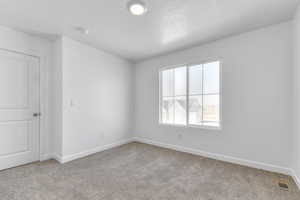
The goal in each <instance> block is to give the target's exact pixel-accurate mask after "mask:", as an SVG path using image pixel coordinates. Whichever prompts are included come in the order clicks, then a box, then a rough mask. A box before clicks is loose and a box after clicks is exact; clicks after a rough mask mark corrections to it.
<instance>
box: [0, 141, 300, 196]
mask: <svg viewBox="0 0 300 200" xmlns="http://www.w3.org/2000/svg"><path fill="white" fill-rule="evenodd" d="M279 180H282V181H287V182H288V183H289V186H290V188H289V190H283V189H280V188H279V187H278V186H277V182H278V181H279ZM0 199H1V200H144V199H149V200H150V199H151V200H158V199H160V200H177V199H180V200H300V192H299V191H298V190H297V189H296V185H295V184H294V182H293V181H292V179H291V178H290V177H287V176H284V175H280V174H275V173H270V172H266V171H262V170H257V169H252V168H248V167H243V166H239V165H234V164H230V163H225V162H221V161H216V160H212V159H208V158H204V157H200V156H195V155H191V154H186V153H180V152H176V151H172V150H167V149H163V148H158V147H154V146H150V145H145V144H141V143H130V144H127V145H123V146H121V147H117V148H114V149H111V150H107V151H104V152H101V153H97V154H94V155H92V156H89V157H86V158H83V159H79V160H76V161H73V162H70V163H66V164H63V165H61V164H58V163H57V162H56V161H53V160H51V161H46V162H42V163H33V164H29V165H25V166H21V167H17V168H13V169H8V170H4V171H0Z"/></svg>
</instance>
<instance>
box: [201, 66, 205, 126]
mask: <svg viewBox="0 0 300 200" xmlns="http://www.w3.org/2000/svg"><path fill="white" fill-rule="evenodd" d="M203 66H204V65H203V64H202V65H201V67H202V80H201V81H202V84H201V85H202V88H201V90H202V91H201V93H202V94H203V93H204V91H203V88H204V87H203V84H204V81H203V79H204V67H203ZM203 96H204V95H202V96H201V98H202V102H201V103H202V106H201V109H202V111H201V125H203V111H204V109H203V108H204V101H203V99H204V98H203Z"/></svg>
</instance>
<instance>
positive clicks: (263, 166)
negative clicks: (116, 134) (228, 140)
mask: <svg viewBox="0 0 300 200" xmlns="http://www.w3.org/2000/svg"><path fill="white" fill-rule="evenodd" d="M134 141H137V142H141V143H146V144H150V145H155V146H159V147H164V148H168V149H172V150H176V151H180V152H185V153H190V154H194V155H199V156H203V157H208V158H212V159H216V160H221V161H225V162H230V163H234V164H238V165H243V166H248V167H252V168H256V169H263V170H267V171H271V172H277V173H281V174H286V175H291V169H290V168H286V167H281V166H276V165H272V164H267V163H262V162H257V161H251V160H246V159H242V158H236V157H232V156H227V155H223V154H216V153H210V152H207V151H201V150H198V149H192V148H187V147H183V146H178V145H173V144H167V143H162V142H157V141H153V140H149V139H146V138H140V137H136V138H134Z"/></svg>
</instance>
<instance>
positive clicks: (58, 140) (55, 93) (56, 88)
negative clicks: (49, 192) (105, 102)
mask: <svg viewBox="0 0 300 200" xmlns="http://www.w3.org/2000/svg"><path fill="white" fill-rule="evenodd" d="M52 56H53V57H52V63H53V64H52V68H51V70H50V79H49V80H50V83H51V84H50V94H51V95H50V106H51V111H50V118H51V128H50V130H51V148H52V155H53V156H54V157H55V158H60V157H62V124H63V121H62V108H63V106H62V39H61V38H58V39H57V40H56V41H55V42H54V43H53V49H52Z"/></svg>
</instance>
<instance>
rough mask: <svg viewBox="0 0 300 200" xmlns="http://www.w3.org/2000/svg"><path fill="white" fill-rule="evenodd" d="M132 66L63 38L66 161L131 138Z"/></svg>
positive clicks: (64, 145)
mask: <svg viewBox="0 0 300 200" xmlns="http://www.w3.org/2000/svg"><path fill="white" fill-rule="evenodd" d="M132 72H133V68H132V65H131V64H130V63H129V62H127V61H125V60H123V59H121V58H118V57H116V56H113V55H110V54H108V53H105V52H102V51H100V50H97V49H95V48H92V47H89V46H87V45H84V44H82V43H79V42H77V41H74V40H72V39H70V38H67V37H63V38H62V74H63V75H62V86H63V87H62V91H63V92H62V94H63V132H62V133H63V134H62V135H63V142H62V154H63V159H64V160H69V159H72V158H75V157H77V155H78V156H79V155H81V154H82V155H84V154H85V152H94V151H97V149H99V148H101V146H104V145H107V144H111V143H115V142H118V141H121V140H125V139H128V138H130V137H132V135H131V123H132V121H131V116H132V99H133V97H132V79H133V77H132Z"/></svg>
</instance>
